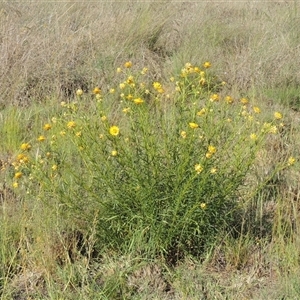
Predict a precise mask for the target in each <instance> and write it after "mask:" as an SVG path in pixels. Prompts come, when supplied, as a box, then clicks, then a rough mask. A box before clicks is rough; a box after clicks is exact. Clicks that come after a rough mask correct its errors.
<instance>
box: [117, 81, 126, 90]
mask: <svg viewBox="0 0 300 300" xmlns="http://www.w3.org/2000/svg"><path fill="white" fill-rule="evenodd" d="M125 86H126V84H125V83H124V82H123V83H120V84H119V87H120V89H121V90H123V89H124V88H125Z"/></svg>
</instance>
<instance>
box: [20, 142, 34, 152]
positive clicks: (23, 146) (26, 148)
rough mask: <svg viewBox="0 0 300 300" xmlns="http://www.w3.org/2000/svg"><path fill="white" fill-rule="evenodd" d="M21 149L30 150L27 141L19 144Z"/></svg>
mask: <svg viewBox="0 0 300 300" xmlns="http://www.w3.org/2000/svg"><path fill="white" fill-rule="evenodd" d="M20 148H21V150H24V151H26V150H30V149H31V145H30V144H29V143H23V144H22V145H21V146H20Z"/></svg>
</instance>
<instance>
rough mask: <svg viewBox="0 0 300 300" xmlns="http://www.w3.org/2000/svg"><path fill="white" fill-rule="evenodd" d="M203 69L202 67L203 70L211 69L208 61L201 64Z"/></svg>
mask: <svg viewBox="0 0 300 300" xmlns="http://www.w3.org/2000/svg"><path fill="white" fill-rule="evenodd" d="M203 67H204V68H205V69H208V68H210V67H211V63H210V62H209V61H206V62H205V63H204V64H203Z"/></svg>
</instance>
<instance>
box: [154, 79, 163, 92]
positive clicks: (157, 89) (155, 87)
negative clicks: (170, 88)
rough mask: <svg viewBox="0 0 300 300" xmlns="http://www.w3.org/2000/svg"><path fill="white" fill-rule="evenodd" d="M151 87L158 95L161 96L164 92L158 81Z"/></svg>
mask: <svg viewBox="0 0 300 300" xmlns="http://www.w3.org/2000/svg"><path fill="white" fill-rule="evenodd" d="M153 87H154V89H155V90H156V91H157V92H159V93H160V94H162V93H163V92H164V89H163V88H162V85H161V84H160V83H159V82H158V81H155V82H153Z"/></svg>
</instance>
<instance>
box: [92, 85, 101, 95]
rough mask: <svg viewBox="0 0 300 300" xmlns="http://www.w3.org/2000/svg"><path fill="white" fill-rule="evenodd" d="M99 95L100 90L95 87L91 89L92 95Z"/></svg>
mask: <svg viewBox="0 0 300 300" xmlns="http://www.w3.org/2000/svg"><path fill="white" fill-rule="evenodd" d="M100 93H101V90H100V88H99V87H97V86H96V87H95V88H94V89H93V94H95V95H97V94H100Z"/></svg>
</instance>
